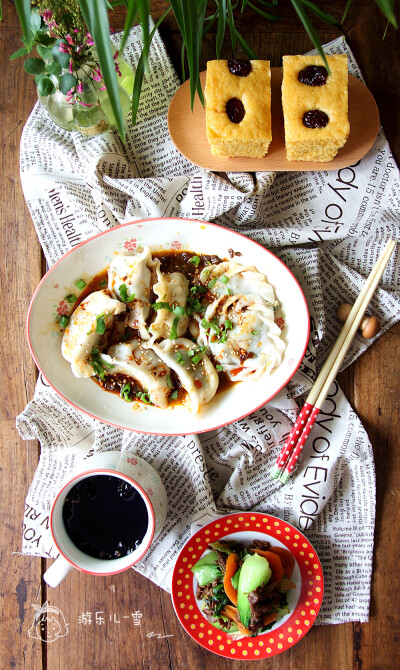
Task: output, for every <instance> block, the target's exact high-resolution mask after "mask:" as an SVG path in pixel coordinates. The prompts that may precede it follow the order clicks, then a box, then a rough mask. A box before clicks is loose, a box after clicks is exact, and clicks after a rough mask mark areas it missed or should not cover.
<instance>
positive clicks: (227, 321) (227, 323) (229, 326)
mask: <svg viewBox="0 0 400 670" xmlns="http://www.w3.org/2000/svg"><path fill="white" fill-rule="evenodd" d="M224 326H225V330H232V328H233V323H232V321H231V320H230V319H225V321H224Z"/></svg>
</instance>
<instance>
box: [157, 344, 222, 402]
mask: <svg viewBox="0 0 400 670" xmlns="http://www.w3.org/2000/svg"><path fill="white" fill-rule="evenodd" d="M146 346H151V347H152V349H153V351H155V353H156V354H157V356H159V357H160V358H162V360H163V361H164V362H165V363H166V364H167V365H168V366H169V367H170V368H171V369H172V370H174V372H175V374H176V375H177V377H178V379H179V381H180V383H181V384H182V386H183V388H184V389H185V391H186V392H187V393H188V396H189V402H190V410H191V411H192V412H193V413H194V414H196V413H197V412H198V410H199V407H200V405H202V404H204V403H207V402H208V401H209V400H211V398H213V396H214V395H215V393H216V391H217V388H218V373H217V371H216V369H215V368H214V366H213V364H212V363H211V361H210V359H209V358H208V356H207V354H206V353H205V349H204V348H203V347H197V346H196V345H195V344H194V343H193V342H192V341H191V340H187V339H186V338H185V337H180V338H178V339H177V340H175V341H172V340H162V342H159V343H158V344H155V343H153V344H151V345H146Z"/></svg>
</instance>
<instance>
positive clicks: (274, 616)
mask: <svg viewBox="0 0 400 670" xmlns="http://www.w3.org/2000/svg"><path fill="white" fill-rule="evenodd" d="M277 618H278V612H270V613H269V614H265V615H264V618H263V626H268V624H269V623H273V622H274V621H276V620H277Z"/></svg>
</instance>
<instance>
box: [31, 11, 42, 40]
mask: <svg viewBox="0 0 400 670" xmlns="http://www.w3.org/2000/svg"><path fill="white" fill-rule="evenodd" d="M41 25H42V17H41V16H40V14H38V12H37V11H33V12H31V31H32V33H33V34H34V35H35V34H36V33H37V31H38V30H40V28H41Z"/></svg>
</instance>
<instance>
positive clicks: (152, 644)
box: [0, 0, 400, 670]
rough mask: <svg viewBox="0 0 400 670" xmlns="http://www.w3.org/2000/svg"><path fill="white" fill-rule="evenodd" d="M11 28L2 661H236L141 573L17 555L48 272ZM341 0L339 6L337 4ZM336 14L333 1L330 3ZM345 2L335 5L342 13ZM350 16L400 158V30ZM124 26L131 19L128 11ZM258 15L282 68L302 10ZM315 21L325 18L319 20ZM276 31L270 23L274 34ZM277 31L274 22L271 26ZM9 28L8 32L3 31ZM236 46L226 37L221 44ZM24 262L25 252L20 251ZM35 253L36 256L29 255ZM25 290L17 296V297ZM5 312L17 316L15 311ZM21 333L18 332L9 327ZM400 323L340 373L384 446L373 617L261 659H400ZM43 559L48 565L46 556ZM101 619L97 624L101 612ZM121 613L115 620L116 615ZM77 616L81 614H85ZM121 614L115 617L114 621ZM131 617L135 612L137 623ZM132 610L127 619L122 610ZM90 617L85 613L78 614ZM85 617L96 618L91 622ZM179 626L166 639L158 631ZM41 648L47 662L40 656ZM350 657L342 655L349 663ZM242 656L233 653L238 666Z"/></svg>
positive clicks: (325, 35)
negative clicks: (23, 165) (100, 574)
mask: <svg viewBox="0 0 400 670" xmlns="http://www.w3.org/2000/svg"><path fill="white" fill-rule="evenodd" d="M3 5H4V6H3V12H4V22H3V26H2V28H3V31H2V43H1V49H2V59H3V61H2V64H3V70H2V73H3V77H2V86H3V87H4V88H3V94H2V98H1V100H2V103H1V104H2V119H3V124H2V128H1V131H2V133H3V143H2V147H3V152H2V157H3V170H2V175H3V188H2V189H1V191H0V208H1V210H0V211H1V215H2V216H1V221H2V227H1V229H0V235H1V236H2V239H1V242H2V247H3V250H5V251H6V253H5V252H4V262H3V267H2V272H1V277H0V281H1V289H2V303H1V309H2V316H3V318H2V319H0V323H1V326H0V327H1V328H2V331H1V335H2V337H1V338H0V343H1V344H0V347H1V354H2V361H3V367H4V368H5V369H4V374H3V377H4V381H3V388H4V391H3V397H5V398H6V399H7V402H3V406H2V409H1V414H0V420H1V429H2V430H1V449H2V468H3V473H2V474H3V477H2V484H1V486H2V490H1V494H2V501H3V508H4V507H5V510H4V512H5V513H3V534H2V535H3V537H4V541H3V543H2V550H1V551H2V553H1V559H2V565H3V571H2V577H1V594H2V595H1V598H2V605H3V608H2V610H3V611H2V614H3V617H2V631H1V634H0V635H1V638H0V644H1V647H0V658H1V660H2V667H14V668H19V667H21V668H22V667H26V668H29V670H38V669H39V668H42V662H43V668H44V669H47V668H48V669H49V670H50V669H51V670H53V669H54V668H59V669H60V670H64V668H65V669H66V668H68V669H69V668H77V669H79V670H80V668H85V669H86V668H101V669H103V668H107V670H113V669H114V668H115V670H117V669H118V670H128V668H145V669H146V670H147V669H152V668H156V667H157V668H158V667H162V668H164V667H165V668H173V669H174V670H175V669H176V670H180V669H181V668H183V667H190V668H193V669H196V668H206V669H208V668H210V669H211V668H215V667H218V668H222V669H225V668H228V667H229V668H232V667H233V665H232V662H231V661H225V660H223V659H221V660H217V659H216V657H215V656H214V655H213V654H211V653H207V651H205V650H203V649H201V648H200V647H199V646H198V645H196V644H195V643H194V642H193V641H192V640H191V639H190V638H189V637H188V636H187V635H186V633H185V632H184V631H183V630H182V628H181V626H180V624H179V622H178V621H177V619H176V617H175V614H174V611H173V608H172V604H171V600H170V597H169V595H168V594H166V593H165V592H162V591H161V590H160V589H158V588H157V587H156V586H155V585H153V584H151V583H150V582H148V581H147V580H145V579H144V578H142V577H140V576H139V575H137V574H136V573H133V572H132V571H129V572H127V573H124V574H122V575H118V576H116V577H108V578H105V579H100V578H95V577H90V576H86V575H82V574H78V573H77V572H74V573H73V574H71V575H70V576H69V577H68V578H67V579H66V580H65V582H64V583H63V584H62V585H61V587H59V588H58V589H55V590H51V589H47V588H44V589H43V590H42V592H41V593H39V595H38V590H39V586H40V566H41V562H40V561H39V559H29V558H26V557H22V556H19V555H12V554H11V552H13V551H19V550H20V536H21V533H20V521H21V518H22V516H23V501H24V498H25V495H26V490H27V488H28V485H29V483H30V481H31V477H32V474H33V471H34V468H35V464H36V462H37V448H36V446H35V445H34V444H33V443H23V442H22V441H21V440H20V439H19V437H18V435H17V433H16V431H15V428H14V417H15V415H16V414H17V413H18V412H19V411H21V410H22V409H23V407H24V405H25V403H26V401H27V400H29V399H31V397H32V394H33V389H34V382H35V373H34V366H33V363H32V361H31V359H30V355H29V352H28V349H27V346H26V343H25V334H24V321H25V314H26V308H27V305H28V302H29V298H30V296H31V294H32V292H33V289H34V287H35V285H36V283H37V282H38V280H39V277H40V275H41V271H42V270H41V255H40V249H39V245H38V243H37V239H36V235H35V233H34V229H33V225H32V222H31V219H30V216H29V214H28V212H27V209H26V207H25V204H24V201H23V197H22V193H21V189H20V185H19V175H18V145H19V136H20V133H21V130H22V126H23V123H24V122H25V120H26V118H27V116H28V114H29V112H30V109H31V107H32V106H33V103H34V101H35V99H36V95H35V90H34V84H33V80H32V78H31V77H28V76H27V75H26V74H25V73H24V72H23V70H22V67H21V61H15V62H14V63H9V62H8V56H9V55H10V53H12V52H13V51H14V50H15V49H17V48H19V46H20V43H19V41H18V36H19V34H20V28H19V25H18V20H17V18H16V15H15V11H14V9H13V8H12V7H11V5H10V4H9V3H3ZM344 5H345V2H344V1H343V2H340V3H338V4H337V5H336V6H337V7H338V8H339V9H340V10H341V9H342V8H343V6H344ZM163 6H165V3H164V2H162V1H161V0H153V3H152V7H153V11H154V16H155V17H156V16H157V15H159V14H157V12H159V13H161V11H162V8H163ZM326 9H327V11H332V12H333V11H334V9H329V8H328V7H326ZM338 11H339V10H338ZM351 12H352V14H350V15H349V20H348V23H347V26H348V27H349V26H353V25H354V24H355V23H356V25H354V27H353V29H352V30H351V32H350V34H349V39H350V44H351V47H352V48H353V50H354V53H355V55H356V57H357V59H358V61H359V64H360V66H361V68H362V71H363V74H364V75H365V77H366V81H367V85H368V86H369V87H370V89H371V90H372V92H373V93H374V95H375V97H376V99H377V101H378V105H379V108H380V113H381V118H382V120H383V124H384V127H385V129H386V132H387V135H388V138H389V140H390V142H391V144H392V148H393V151H394V155H395V156H396V157H397V158H399V151H400V146H399V145H400V141H399V128H398V125H397V121H396V116H395V114H394V113H393V110H394V109H396V108H398V106H399V102H400V101H399V95H400V93H399V87H398V86H397V87H396V86H395V85H394V84H393V82H397V81H399V76H398V75H399V74H400V73H399V64H398V59H397V53H398V47H397V44H398V35H397V34H396V33H394V31H389V33H388V36H387V38H386V40H385V42H384V43H383V47H384V49H385V56H384V58H381V59H379V58H377V57H376V55H375V53H374V50H373V49H371V45H377V44H378V45H379V44H380V39H381V35H382V34H383V30H384V27H385V21H384V20H383V19H382V17H381V15H380V13H379V12H378V11H377V10H375V9H374V8H373V7H371V3H369V2H368V3H367V2H366V0H364V1H363V2H362V1H361V0H357V2H356V1H355V2H353V5H352V10H351ZM119 21H120V23H119V25H118V24H114V25H115V27H116V28H118V27H119V28H120V27H122V25H123V12H122V11H121V14H120V18H119ZM247 21H248V18H245V19H244V20H243V23H240V25H241V26H243V27H244V34H245V37H246V38H247V39H248V41H249V42H250V43H251V45H252V47H253V48H254V49H255V50H257V52H258V53H260V55H261V54H265V56H264V57H267V54H268V57H269V58H270V59H271V61H272V65H279V64H280V59H281V56H282V54H284V53H302V52H303V51H305V50H307V49H308V48H310V42H309V40H308V38H307V37H306V36H305V35H304V33H303V32H302V28H301V26H300V24H299V23H298V21H297V19H294V18H290V17H289V16H288V18H285V20H284V21H283V22H282V23H280V24H279V25H278V26H271V24H264V23H263V22H262V21H258V20H256V21H254V22H253V25H252V26H251V33H250V32H249V30H248V29H247V30H246V27H247V26H248V25H249V24H248V23H246V22H247ZM315 25H316V26H317V27H318V22H315ZM321 28H322V30H321V29H320V30H321V39H322V40H323V41H328V40H330V39H332V38H333V37H334V36H335V35H336V34H338V32H337V31H336V32H335V30H336V29H335V30H333V29H331V28H330V27H327V26H326V25H325V24H321ZM271 31H272V32H271ZM274 31H276V32H274ZM162 34H163V37H164V39H165V41H166V44H167V48H168V50H169V52H170V54H171V55H172V58H173V62H174V64H175V65H176V67H177V68H179V66H180V40H179V37H177V35H176V25H175V23H174V20H173V19H172V18H169V19H168V20H167V22H166V23H165V24H164V27H163V30H162ZM5 35H7V40H5V39H4V36H5ZM214 42H215V33H214V34H210V35H208V36H207V39H206V40H205V45H204V49H203V50H202V67H204V65H205V61H206V60H207V59H208V58H213V57H214V53H215V51H214ZM224 54H225V56H228V55H230V51H229V42H226V43H225V45H224ZM21 259H22V260H21ZM25 259H29V260H26V261H25ZM16 296H17V297H18V299H17V300H16ZM5 317H7V318H5ZM10 333H12V337H10ZM399 342H400V326H399V325H397V326H396V327H395V328H392V329H391V331H390V332H389V333H387V334H386V335H384V336H383V337H382V338H380V339H379V340H378V341H377V342H376V343H374V345H373V346H372V347H371V348H370V349H369V350H368V351H367V352H366V353H365V354H364V355H363V356H362V357H361V358H360V359H359V360H358V361H357V362H356V363H355V365H353V366H352V367H351V368H350V369H349V370H346V371H345V372H344V373H342V375H340V382H341V384H342V387H343V388H344V390H345V392H346V395H347V397H348V398H349V399H350V401H351V402H353V403H354V406H355V408H356V410H357V411H358V413H359V415H360V418H361V420H362V421H363V423H364V425H365V427H366V429H367V431H368V433H369V436H370V439H371V441H372V444H373V447H374V451H375V455H376V472H377V484H378V487H377V488H378V498H377V501H378V503H377V533H376V546H375V559H374V577H373V586H372V609H371V621H370V623H369V624H364V625H362V626H360V625H359V624H345V625H340V626H323V627H322V626H319V627H314V628H313V629H312V630H311V631H310V633H309V634H308V635H307V636H306V637H305V638H304V640H302V641H301V643H299V645H297V646H296V647H294V648H293V649H292V650H291V651H290V652H288V653H286V654H283V655H282V656H279V657H276V658H274V659H271V660H270V661H265V662H264V664H263V666H262V667H268V668H271V669H272V668H278V666H279V668H280V670H285V669H286V668H287V669H289V668H297V667H302V668H304V669H305V670H308V669H310V670H311V668H314V667H317V668H318V667H321V659H323V665H324V668H327V670H331V669H332V670H337V668H338V667H340V669H341V670H342V669H343V670H348V669H349V670H350V668H357V669H360V668H361V667H362V668H363V670H366V669H368V668H379V669H380V670H381V669H385V668H389V667H390V668H392V667H393V666H394V663H393V661H394V659H395V657H396V646H395V645H396V636H397V630H398V615H397V611H398V605H397V603H398V586H396V583H395V582H394V581H393V575H395V574H396V567H397V555H398V548H399V545H400V538H399V531H398V530H397V529H396V527H395V526H394V524H393V520H394V519H395V518H396V514H397V507H398V505H397V503H398V498H399V488H398V481H399V458H398V456H397V454H396V451H395V446H397V445H398V442H399V440H398V435H399V432H400V431H399V416H398V397H399V379H398V377H399V375H398V372H397V370H396V365H395V364H394V362H395V361H396V360H397V361H398V359H399V357H398V355H399V349H400V344H399ZM43 563H44V562H43ZM45 599H48V600H49V602H50V604H54V605H56V606H58V607H59V608H60V609H61V611H62V612H63V614H64V616H65V619H66V621H67V622H68V623H69V627H70V634H69V635H68V636H67V637H65V638H60V639H59V640H57V641H56V643H54V644H47V645H46V644H41V642H40V641H39V640H32V639H31V638H29V637H28V628H29V627H30V625H31V623H32V613H33V608H32V607H31V606H32V604H34V603H36V602H38V603H40V602H43V601H44V600H45ZM136 610H138V611H140V612H141V613H142V614H143V616H142V618H141V620H140V622H141V623H140V626H134V625H131V624H132V621H133V619H132V617H131V615H132V613H134V612H135V611H136ZM87 612H90V613H91V614H92V624H88V623H86V624H85V623H83V621H84V619H83V618H82V614H87ZM96 612H99V613H102V614H100V615H98V616H102V617H103V618H104V622H103V623H101V624H99V623H97V624H96V623H95V613H96ZM114 614H115V615H116V619H117V621H119V623H117V622H116V621H115V620H114ZM79 616H81V619H79ZM110 616H111V621H110ZM129 616H130V617H131V618H130V619H129ZM124 617H128V618H124ZM79 621H80V623H79ZM86 621H87V619H86ZM152 632H153V633H156V634H157V633H158V634H162V635H173V637H167V638H163V639H158V638H156V637H148V634H149V633H152ZM42 654H43V660H42ZM339 659H340V660H339ZM240 665H241V666H242V667H243V668H244V667H248V666H247V664H245V663H241V664H240V663H238V662H235V665H234V667H235V668H238V670H240Z"/></svg>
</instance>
